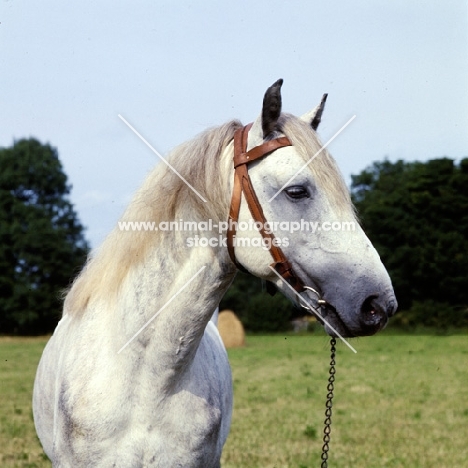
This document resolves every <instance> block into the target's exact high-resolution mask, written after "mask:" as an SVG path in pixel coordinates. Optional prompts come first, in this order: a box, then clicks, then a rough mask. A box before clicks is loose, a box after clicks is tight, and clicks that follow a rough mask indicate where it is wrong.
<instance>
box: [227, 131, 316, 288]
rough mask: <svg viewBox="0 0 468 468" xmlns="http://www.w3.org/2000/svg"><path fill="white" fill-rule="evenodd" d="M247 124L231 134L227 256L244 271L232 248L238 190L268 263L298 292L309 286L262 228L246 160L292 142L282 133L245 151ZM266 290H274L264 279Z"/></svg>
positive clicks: (260, 156) (248, 160) (261, 213)
mask: <svg viewBox="0 0 468 468" xmlns="http://www.w3.org/2000/svg"><path fill="white" fill-rule="evenodd" d="M251 127H252V124H249V125H246V126H245V127H243V128H239V129H238V130H237V131H236V133H235V134H234V171H235V172H234V188H233V191H232V198H231V208H230V210H229V222H228V231H227V248H228V252H229V256H230V257H231V260H232V261H233V262H234V264H235V265H236V266H237V268H238V269H239V270H241V271H243V272H247V270H246V269H245V268H244V267H243V266H242V265H241V264H240V263H239V262H238V261H237V259H236V255H235V252H234V244H235V236H236V225H237V221H238V219H239V211H240V205H241V199H242V193H244V197H245V199H246V201H247V205H248V207H249V210H250V213H251V215H252V217H253V219H254V221H255V222H256V223H257V222H258V223H259V226H260V229H259V231H260V234H261V235H262V238H263V239H265V240H268V243H267V244H266V245H267V246H269V251H270V254H271V256H272V257H273V263H272V264H271V266H272V267H273V268H274V269H275V270H276V272H277V273H278V274H279V275H280V276H282V278H283V279H284V280H285V281H287V282H288V284H290V285H291V287H293V288H294V289H295V290H296V291H297V292H299V293H300V292H303V291H304V290H305V289H306V288H307V289H309V288H308V287H306V286H305V285H304V283H303V282H302V280H301V279H300V278H299V277H298V276H297V275H296V273H295V272H294V270H293V268H292V265H291V264H290V263H289V261H288V260H287V258H286V256H285V255H284V253H283V251H282V250H281V248H280V247H279V246H278V244H279V243H278V242H275V236H274V235H273V233H272V232H271V231H270V230H268V231H266V230H265V226H266V223H267V220H266V219H265V216H264V214H263V210H262V206H261V205H260V202H259V201H258V198H257V195H256V194H255V190H254V188H253V186H252V182H251V180H250V176H249V170H248V164H249V163H251V162H253V161H256V160H258V159H261V158H263V157H264V156H267V155H269V154H271V153H272V152H273V151H276V150H277V149H279V148H284V147H286V146H292V143H291V142H290V140H289V139H288V138H286V137H281V138H275V139H274V140H269V141H267V142H265V143H263V144H261V145H259V146H256V147H254V148H252V149H251V150H250V151H246V149H247V138H248V134H249V130H250V129H251ZM267 290H268V292H269V293H270V294H274V292H275V288H274V286H273V285H272V284H270V283H269V282H267Z"/></svg>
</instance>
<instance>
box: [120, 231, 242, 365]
mask: <svg viewBox="0 0 468 468" xmlns="http://www.w3.org/2000/svg"><path fill="white" fill-rule="evenodd" d="M189 234H190V233H189ZM205 234H206V235H207V236H209V235H211V234H207V233H205ZM212 235H213V236H214V235H215V233H212ZM234 275H235V268H234V267H233V265H232V263H231V262H230V260H229V258H228V255H227V252H226V249H225V248H224V249H223V248H221V247H219V248H218V247H216V248H211V247H192V248H187V246H186V238H184V237H182V236H180V237H179V238H177V237H176V236H173V237H172V236H171V238H170V240H169V239H168V243H165V242H163V243H162V244H161V246H160V247H159V248H155V249H154V250H153V251H152V253H151V254H150V255H149V256H148V259H147V261H145V262H143V263H142V264H141V265H140V266H139V267H138V269H137V270H136V271H134V272H133V273H132V274H130V275H129V278H127V280H126V282H125V285H124V290H123V291H122V293H121V297H122V299H123V300H122V301H121V306H120V311H119V312H120V324H121V326H120V327H119V328H120V329H121V332H122V334H123V335H124V336H125V337H127V339H129V338H130V337H132V336H134V335H135V334H136V333H137V332H138V331H139V330H140V329H141V328H142V327H145V328H144V329H143V330H142V331H141V332H140V333H139V334H138V336H136V337H135V338H134V340H133V341H132V342H131V343H130V344H129V345H128V348H129V349H130V350H129V353H130V354H129V356H130V355H134V353H138V355H139V356H140V357H141V353H143V354H144V355H147V356H149V359H151V360H152V362H153V363H156V364H155V365H156V366H157V367H158V369H159V370H158V373H159V374H160V373H162V372H164V371H170V372H173V371H177V372H178V373H179V372H180V371H181V370H182V369H183V368H184V367H187V366H189V365H190V363H191V362H192V360H193V358H194V356H195V353H196V350H197V349H198V346H199V344H200V340H201V339H202V337H203V333H204V330H205V328H206V325H207V323H208V321H209V320H210V318H211V316H212V315H213V312H214V311H215V309H216V307H218V305H219V302H220V300H221V298H222V297H223V295H224V294H225V292H226V290H227V288H228V287H229V285H230V283H231V282H232V279H233V277H234ZM122 352H126V350H124V351H122ZM134 357H135V355H134Z"/></svg>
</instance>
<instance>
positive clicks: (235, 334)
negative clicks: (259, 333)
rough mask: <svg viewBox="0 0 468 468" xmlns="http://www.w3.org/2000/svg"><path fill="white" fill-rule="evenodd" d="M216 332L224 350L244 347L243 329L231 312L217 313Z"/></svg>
mask: <svg viewBox="0 0 468 468" xmlns="http://www.w3.org/2000/svg"><path fill="white" fill-rule="evenodd" d="M218 330H219V334H220V335H221V338H222V340H223V343H224V346H225V347H226V348H239V347H241V346H244V345H245V331H244V327H243V325H242V322H241V321H240V320H239V319H238V318H237V315H236V314H235V313H234V312H233V311H232V310H222V311H221V312H220V313H219V316H218Z"/></svg>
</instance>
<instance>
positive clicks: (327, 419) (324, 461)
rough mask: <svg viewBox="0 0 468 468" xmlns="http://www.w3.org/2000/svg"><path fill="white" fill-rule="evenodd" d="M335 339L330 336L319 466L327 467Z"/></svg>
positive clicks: (333, 382)
mask: <svg viewBox="0 0 468 468" xmlns="http://www.w3.org/2000/svg"><path fill="white" fill-rule="evenodd" d="M335 345H336V339H335V338H334V337H332V339H331V340H330V351H331V353H330V371H329V374H330V376H329V377H328V385H327V390H328V394H327V402H326V403H325V421H324V424H325V427H324V429H323V446H322V457H321V458H322V464H321V465H320V466H321V468H327V467H328V451H329V450H330V433H331V423H332V406H333V390H334V388H335V385H334V384H335V372H336V371H335V364H336V362H335V353H336V348H335Z"/></svg>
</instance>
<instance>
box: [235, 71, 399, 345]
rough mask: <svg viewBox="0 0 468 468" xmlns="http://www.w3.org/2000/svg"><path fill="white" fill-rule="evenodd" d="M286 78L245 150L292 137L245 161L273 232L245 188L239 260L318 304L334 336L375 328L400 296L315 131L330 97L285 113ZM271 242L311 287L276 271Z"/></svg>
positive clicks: (270, 96)
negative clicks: (292, 281)
mask: <svg viewBox="0 0 468 468" xmlns="http://www.w3.org/2000/svg"><path fill="white" fill-rule="evenodd" d="M281 85H282V80H278V81H277V82H276V83H274V84H273V85H272V86H271V87H270V88H268V90H267V91H266V93H265V97H264V100H263V108H262V112H261V115H260V116H259V118H258V119H257V120H256V121H255V122H254V123H253V125H252V126H251V127H250V129H249V130H248V136H247V141H246V148H245V151H246V153H244V154H249V153H248V151H252V150H253V149H256V148H259V147H261V146H262V145H264V144H265V142H268V141H272V140H276V139H278V138H283V140H280V141H283V142H284V137H286V138H287V140H286V141H288V140H289V142H288V144H285V145H283V146H281V147H279V148H278V149H275V150H274V151H272V152H269V153H266V154H265V155H262V156H261V157H258V158H257V159H255V160H254V161H253V162H250V163H249V164H248V176H247V178H249V177H250V184H251V186H252V187H253V190H254V191H255V195H256V198H257V199H258V205H259V206H261V211H263V213H262V215H263V218H261V219H262V220H263V222H264V224H265V221H266V226H263V231H267V234H268V232H270V233H272V234H273V236H274V237H270V238H268V237H267V236H265V233H262V232H261V231H262V229H259V227H260V226H259V225H258V224H259V223H258V218H256V217H255V216H253V214H252V212H253V211H252V208H251V207H249V206H248V205H249V203H248V202H249V200H248V199H247V198H248V197H247V196H246V193H245V190H244V191H242V192H241V193H242V198H241V199H240V200H241V201H240V208H239V212H238V220H237V221H238V226H239V227H243V228H244V229H242V230H239V229H238V230H237V232H236V236H237V240H238V242H236V244H235V248H234V251H235V261H236V262H237V264H238V266H240V267H241V268H244V269H246V270H248V271H249V272H250V273H252V274H253V275H255V276H257V277H260V278H263V279H265V280H267V281H270V282H272V283H274V284H275V286H276V288H277V289H279V290H280V291H281V292H282V293H284V294H285V295H286V296H287V297H289V298H290V299H291V300H292V301H293V302H294V303H296V304H297V305H301V304H302V303H303V299H306V300H307V301H308V302H309V303H311V304H312V305H313V306H314V307H321V314H320V315H321V317H319V320H320V321H321V322H322V323H323V324H324V326H325V330H326V331H327V332H328V333H329V334H330V335H336V334H337V333H338V334H340V335H342V336H344V337H353V336H362V335H372V334H374V333H376V332H377V331H379V330H381V329H382V328H383V327H384V326H385V325H386V323H387V321H388V319H389V317H391V316H392V315H393V314H394V313H395V312H396V309H397V301H396V298H395V295H394V292H393V287H392V284H391V280H390V277H389V275H388V273H387V271H386V269H385V267H384V265H383V264H382V262H381V260H380V258H379V255H378V253H377V251H376V250H375V248H374V247H373V246H372V244H371V242H370V241H369V239H368V237H367V236H366V234H365V233H364V231H363V230H362V228H361V226H360V225H359V222H358V220H357V217H356V214H355V211H354V208H353V205H352V202H351V199H350V196H349V192H348V189H347V187H346V185H345V183H344V181H343V179H342V177H341V175H340V172H339V170H338V169H337V166H336V163H335V161H334V160H333V158H332V157H331V156H330V154H329V153H328V151H327V150H326V148H324V147H323V146H322V145H321V143H320V141H319V139H318V136H317V134H316V130H317V128H318V125H319V123H320V120H321V117H322V112H323V109H324V106H325V101H326V97H327V96H326V95H324V97H323V98H322V101H321V103H320V104H319V105H318V106H317V107H316V108H315V109H313V110H312V111H311V112H308V113H307V114H305V115H304V116H302V117H301V118H297V117H294V116H292V115H289V114H284V113H281ZM257 153H258V152H257ZM251 154H254V153H253V152H252V153H251ZM247 159H248V157H247ZM235 185H236V182H234V189H233V190H234V191H235V190H236V188H235ZM249 208H250V209H249ZM231 211H232V210H231ZM241 238H242V239H243V242H239V241H240V239H241ZM246 239H247V240H249V242H246V241H245V240H246ZM272 239H274V240H272ZM272 242H274V243H275V244H276V245H277V246H278V247H279V249H280V250H281V252H282V253H283V254H284V257H285V258H286V259H287V262H289V263H288V265H289V266H290V267H291V271H293V272H294V275H295V276H296V277H297V278H298V281H299V283H300V284H303V285H305V286H307V287H305V288H296V289H297V291H298V292H296V291H294V290H293V288H291V286H290V285H289V284H287V282H286V281H284V280H283V279H282V278H280V277H278V274H277V273H276V272H275V271H274V269H273V268H272V267H271V255H272V253H271V245H268V244H269V243H270V244H271V243H272ZM253 245H256V246H257V247H252V246H253ZM301 298H302V299H301Z"/></svg>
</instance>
